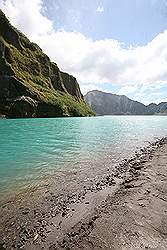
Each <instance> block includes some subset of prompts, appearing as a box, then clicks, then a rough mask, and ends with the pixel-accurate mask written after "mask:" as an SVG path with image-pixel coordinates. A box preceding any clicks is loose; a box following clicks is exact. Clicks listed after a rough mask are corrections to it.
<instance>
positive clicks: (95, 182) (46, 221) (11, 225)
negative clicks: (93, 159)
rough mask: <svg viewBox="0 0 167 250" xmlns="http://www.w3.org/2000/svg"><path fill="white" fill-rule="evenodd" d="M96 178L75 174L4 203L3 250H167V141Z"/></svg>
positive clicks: (0, 221)
mask: <svg viewBox="0 0 167 250" xmlns="http://www.w3.org/2000/svg"><path fill="white" fill-rule="evenodd" d="M93 176H94V173H93V171H92V172H90V173H89V172H87V173H86V172H80V173H78V172H77V171H75V170H74V171H72V172H69V175H68V176H67V177H66V179H65V180H64V182H63V178H54V179H53V180H52V185H50V184H46V185H45V186H41V187H40V188H39V187H38V189H36V188H34V190H31V191H28V192H27V193H26V194H20V195H19V196H17V197H16V198H15V199H14V200H12V201H11V200H10V201H8V202H7V203H4V204H3V206H2V207H1V209H0V249H135V248H136V249H145V248H146V249H167V138H163V139H161V140H157V141H156V142H155V143H153V144H150V146H148V147H147V148H142V149H141V150H140V151H139V152H138V153H136V155H135V156H134V157H133V158H130V159H125V160H124V161H122V162H121V163H120V164H118V165H117V166H116V167H115V169H114V170H113V168H112V170H110V169H107V170H105V172H104V173H103V174H101V173H100V174H99V175H96V177H93ZM67 179H68V181H67Z"/></svg>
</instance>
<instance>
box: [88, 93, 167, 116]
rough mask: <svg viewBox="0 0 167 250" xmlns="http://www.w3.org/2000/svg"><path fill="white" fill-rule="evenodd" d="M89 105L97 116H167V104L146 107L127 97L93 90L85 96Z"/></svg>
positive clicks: (152, 104)
mask: <svg viewBox="0 0 167 250" xmlns="http://www.w3.org/2000/svg"><path fill="white" fill-rule="evenodd" d="M84 99H85V101H86V102H87V104H88V105H89V106H90V107H91V108H92V109H93V110H94V111H95V112H96V114H97V115H146V114H147V115H151V114H152V115H153V114H160V113H161V114H167V102H162V103H159V104H155V103H151V104H149V105H144V104H143V103H141V102H137V101H133V100H131V99H130V98H128V97H127V96H125V95H116V94H111V93H105V92H102V91H99V90H92V91H90V92H88V93H87V94H86V95H85V96H84Z"/></svg>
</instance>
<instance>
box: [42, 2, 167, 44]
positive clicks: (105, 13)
mask: <svg viewBox="0 0 167 250" xmlns="http://www.w3.org/2000/svg"><path fill="white" fill-rule="evenodd" d="M44 4H45V6H46V12H45V13H46V15H47V16H48V18H49V19H52V21H53V23H54V27H55V29H61V28H63V29H65V30H66V31H77V32H80V33H82V34H84V35H85V36H86V37H91V38H92V39H94V40H97V39H105V38H112V39H116V40H119V41H121V42H124V43H125V45H126V46H130V45H136V44H138V45H144V44H146V43H148V42H149V41H151V40H152V39H153V38H154V37H155V36H156V35H157V34H159V33H160V32H163V31H164V30H165V29H166V26H167V1H166V0H101V1H99V0H45V1H44ZM98 7H100V8H101V12H98V11H97V9H98ZM99 10H100V9H99Z"/></svg>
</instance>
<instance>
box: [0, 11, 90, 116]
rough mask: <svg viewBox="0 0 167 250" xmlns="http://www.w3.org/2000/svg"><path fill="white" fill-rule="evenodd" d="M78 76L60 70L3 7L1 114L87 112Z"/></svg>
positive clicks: (0, 30)
mask: <svg viewBox="0 0 167 250" xmlns="http://www.w3.org/2000/svg"><path fill="white" fill-rule="evenodd" d="M92 114H93V112H92V111H91V109H90V108H89V107H88V105H87V104H86V103H85V101H84V99H83V96H82V94H81V91H80V87H79V84H78V82H77V80H76V78H75V77H73V76H71V75H69V74H67V73H64V72H61V71H60V70H59V68H58V66H57V64H56V63H53V62H51V61H50V59H49V57H48V56H47V55H45V54H44V53H43V52H42V50H41V49H40V48H39V46H38V45H36V44H34V43H31V42H30V41H29V40H28V38H27V37H26V36H24V35H23V34H22V33H21V32H19V31H18V30H17V29H15V28H14V27H13V26H12V25H11V24H10V22H9V21H8V19H7V18H6V16H5V15H4V13H3V12H2V11H1V10H0V115H1V116H2V115H6V116H7V117H12V118H13V117H14V118H16V117H55V116H87V115H92Z"/></svg>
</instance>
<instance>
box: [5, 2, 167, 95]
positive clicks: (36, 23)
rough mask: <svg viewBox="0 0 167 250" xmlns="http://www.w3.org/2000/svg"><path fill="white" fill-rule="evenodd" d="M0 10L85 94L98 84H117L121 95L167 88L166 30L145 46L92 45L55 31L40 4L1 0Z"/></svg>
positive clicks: (110, 41)
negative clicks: (159, 87)
mask: <svg viewBox="0 0 167 250" xmlns="http://www.w3.org/2000/svg"><path fill="white" fill-rule="evenodd" d="M99 7H100V8H101V9H100V8H99V11H100V10H101V11H102V10H103V9H102V7H101V6H99ZM0 8H1V9H2V10H3V11H4V12H5V13H6V15H7V16H8V17H9V19H10V20H11V22H12V24H13V25H15V26H16V27H17V28H18V29H20V30H21V31H22V32H24V33H25V34H27V35H28V36H29V38H30V39H31V40H32V41H34V42H36V43H38V44H39V45H40V46H41V47H42V49H43V50H44V52H45V53H46V54H48V56H49V57H50V58H51V60H53V61H55V62H56V63H57V64H58V65H59V67H60V68H61V70H64V71H67V72H69V73H71V74H73V75H74V76H76V77H77V79H78V80H79V82H80V84H81V89H82V90H83V91H84V92H85V90H91V89H92V87H93V88H96V89H97V87H96V84H97V83H98V86H99V84H104V83H106V84H107V83H113V84H117V85H118V86H120V87H121V90H120V93H124V94H132V93H135V91H138V90H140V95H141V88H140V86H141V85H142V86H143V87H142V89H143V88H144V87H145V88H148V86H150V87H152V88H156V87H158V86H167V30H165V31H164V32H162V33H160V34H158V35H157V36H156V37H155V38H154V39H153V40H152V41H150V42H149V43H148V44H146V45H145V46H137V47H129V48H125V47H124V46H123V44H122V43H120V42H119V41H117V40H113V39H103V40H96V41H93V40H92V39H90V38H87V37H85V36H84V35H83V34H81V33H77V32H66V31H65V30H55V29H54V28H53V23H52V22H51V21H50V20H49V19H48V18H47V17H46V16H45V15H44V11H45V9H44V6H43V5H42V0H31V1H29V0H22V1H20V0H5V1H2V0H0ZM97 10H98V8H97ZM90 83H93V84H90ZM86 85H87V86H86ZM136 97H137V96H136Z"/></svg>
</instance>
